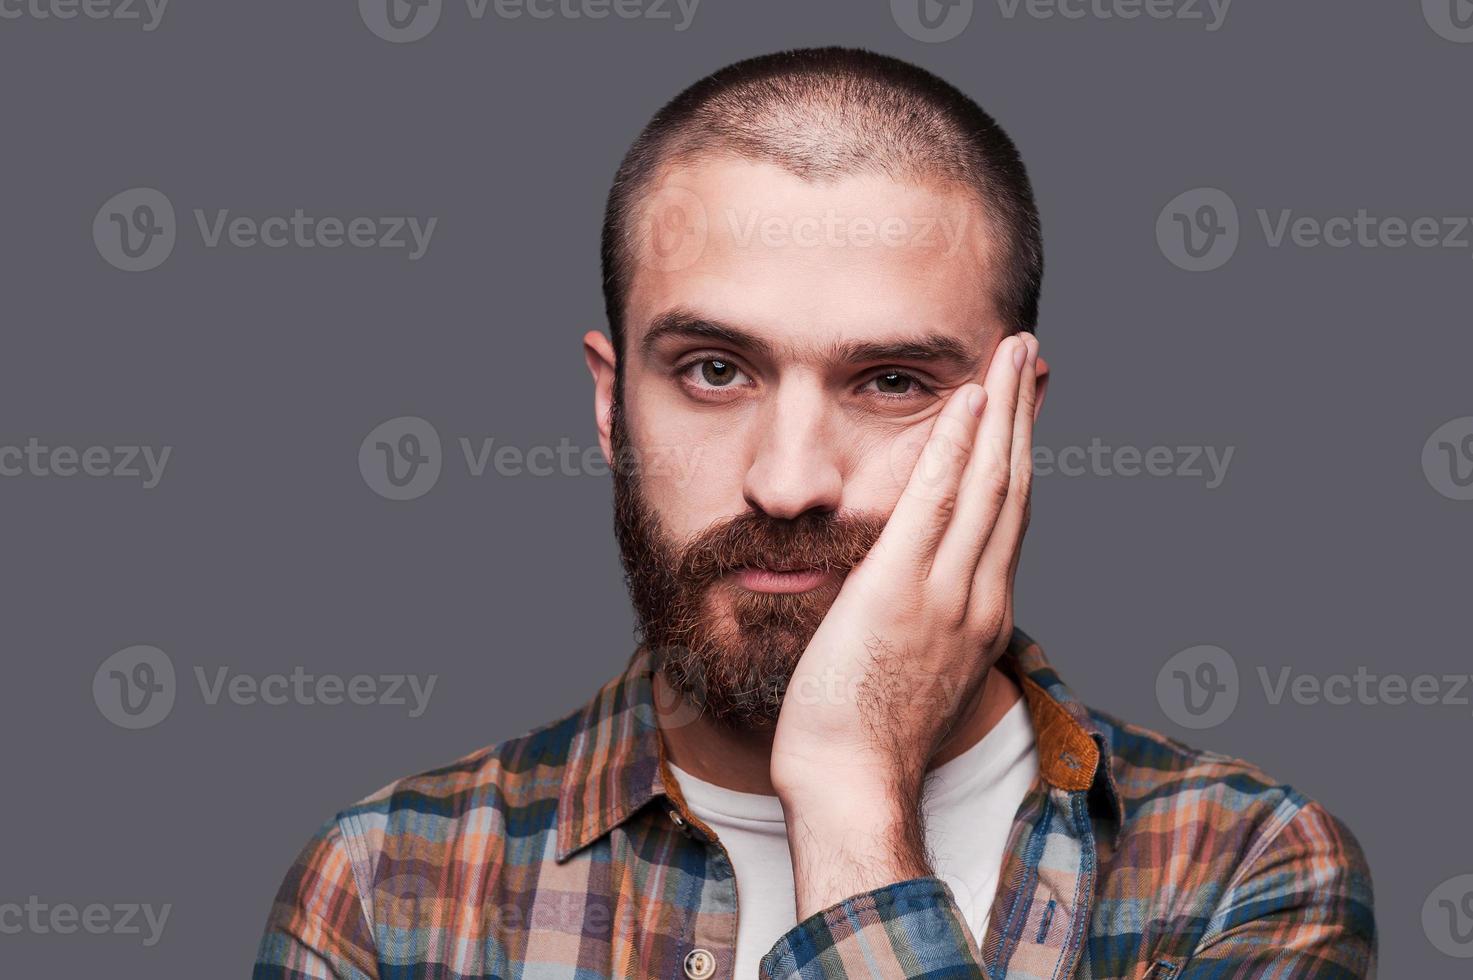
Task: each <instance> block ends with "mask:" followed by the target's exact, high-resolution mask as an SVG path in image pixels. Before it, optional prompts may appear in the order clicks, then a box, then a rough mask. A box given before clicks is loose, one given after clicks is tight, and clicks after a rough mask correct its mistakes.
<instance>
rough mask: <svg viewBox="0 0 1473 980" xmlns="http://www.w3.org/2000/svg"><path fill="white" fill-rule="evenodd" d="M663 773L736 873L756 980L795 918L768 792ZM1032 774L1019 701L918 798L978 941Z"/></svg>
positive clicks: (741, 963)
mask: <svg viewBox="0 0 1473 980" xmlns="http://www.w3.org/2000/svg"><path fill="white" fill-rule="evenodd" d="M670 769H671V771H672V772H673V773H674V775H675V779H676V782H678V783H679V784H680V791H681V793H682V794H683V795H684V796H685V801H686V803H687V805H689V807H690V810H691V812H692V813H694V814H695V815H696V816H698V817H700V818H701V820H702V821H704V822H705V823H706V824H708V825H709V826H710V827H711V829H712V830H713V831H715V832H716V836H717V838H718V839H719V840H720V841H721V844H722V846H723V847H725V848H726V852H727V854H728V855H729V856H730V858H731V863H732V868H733V870H734V871H735V872H736V884H737V902H738V907H737V912H738V915H737V960H736V972H735V973H734V974H733V975H734V976H737V977H755V976H756V975H757V973H758V964H759V963H760V962H761V960H762V957H763V956H765V955H767V951H768V950H770V949H771V948H772V944H773V943H775V942H777V940H778V938H779V937H781V936H782V934H783V933H785V932H787V931H788V930H789V929H791V928H793V926H795V925H797V924H798V919H797V900H796V898H795V896H794V892H793V862H792V855H791V854H790V853H789V851H788V834H787V828H786V826H785V824H784V822H783V808H782V804H781V803H780V802H779V801H778V798H777V797H776V796H764V795H762V794H760V793H739V792H737V791H735V790H730V789H726V788H725V787H723V786H717V785H715V784H714V783H708V782H706V781H705V780H702V779H697V778H696V777H695V776H692V775H691V774H690V773H688V772H686V771H685V770H683V769H681V768H679V767H678V766H676V765H675V764H674V763H671V764H670ZM1037 773H1038V753H1037V750H1036V748H1035V745H1034V738H1033V724H1032V721H1031V719H1030V718H1029V717H1028V706H1027V704H1026V703H1025V702H1024V700H1023V699H1022V698H1019V699H1018V702H1017V703H1016V704H1014V705H1013V706H1012V708H1010V709H1009V710H1008V712H1007V713H1006V714H1004V715H1003V717H1002V719H1001V720H1000V721H998V723H997V724H996V725H995V726H993V728H992V730H991V731H989V732H988V733H987V734H986V735H984V736H983V737H982V738H981V739H980V740H979V741H978V742H977V744H976V745H973V746H972V747H971V748H969V749H967V750H966V751H965V752H963V753H962V754H961V755H959V756H957V757H956V758H955V759H952V760H950V761H948V762H946V763H944V764H942V765H940V766H938V767H936V768H935V769H934V770H932V771H931V773H930V775H929V781H928V782H927V784H926V787H925V792H924V796H923V797H922V809H923V810H924V812H925V814H926V843H927V845H928V846H929V848H930V851H931V854H932V855H933V857H934V858H935V863H934V868H935V871H936V874H937V876H938V877H940V878H941V879H942V880H944V881H945V882H946V883H947V884H948V885H949V886H950V887H951V891H952V894H953V895H954V896H955V897H956V900H957V904H958V905H959V906H960V908H961V911H962V915H963V917H964V918H965V919H966V922H967V926H968V927H969V928H970V929H971V930H972V936H973V938H974V939H975V940H976V941H977V942H978V943H981V942H982V937H983V934H984V933H985V932H986V930H987V917H988V913H989V912H990V911H991V908H992V899H993V896H994V895H995V894H996V892H997V877H998V874H999V872H1000V871H1001V869H1002V858H1003V850H1004V848H1005V847H1006V846H1007V840H1008V834H1009V832H1010V831H1011V830H1012V826H1013V818H1014V817H1015V816H1016V815H1017V813H1018V807H1019V806H1020V805H1021V804H1022V802H1023V797H1024V796H1025V795H1027V793H1028V790H1029V788H1030V787H1031V786H1032V785H1033V780H1034V777H1035V776H1036V775H1037Z"/></svg>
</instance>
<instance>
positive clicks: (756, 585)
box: [736, 568, 831, 593]
mask: <svg viewBox="0 0 1473 980" xmlns="http://www.w3.org/2000/svg"><path fill="white" fill-rule="evenodd" d="M830 574H831V573H830V572H827V571H825V570H823V569H821V568H804V569H797V570H794V571H789V572H775V571H766V570H764V569H760V568H743V569H740V570H738V571H737V573H736V580H737V584H739V585H740V586H741V587H742V588H744V589H748V590H750V591H752V592H774V593H791V592H807V591H809V590H810V589H816V588H818V587H819V586H820V585H823V584H824V583H825V582H827V581H828V579H829V575H830Z"/></svg>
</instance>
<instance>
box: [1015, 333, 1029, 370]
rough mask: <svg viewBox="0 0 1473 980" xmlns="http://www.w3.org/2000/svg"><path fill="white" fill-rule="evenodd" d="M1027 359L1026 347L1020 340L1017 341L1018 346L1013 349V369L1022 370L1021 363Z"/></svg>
mask: <svg viewBox="0 0 1473 980" xmlns="http://www.w3.org/2000/svg"><path fill="white" fill-rule="evenodd" d="M1027 358H1028V345H1027V344H1025V343H1024V342H1023V341H1022V339H1021V338H1020V339H1019V340H1018V346H1017V347H1014V348H1013V369H1014V370H1017V371H1021V370H1023V362H1024V361H1025V360H1026V359H1027Z"/></svg>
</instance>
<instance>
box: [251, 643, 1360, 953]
mask: <svg viewBox="0 0 1473 980" xmlns="http://www.w3.org/2000/svg"><path fill="white" fill-rule="evenodd" d="M999 665H1000V666H1001V667H1002V668H1003V669H1005V670H1007V671H1008V672H1009V674H1010V675H1011V676H1012V677H1014V678H1015V679H1016V680H1017V682H1018V683H1019V685H1020V687H1021V688H1022V691H1023V694H1024V696H1025V698H1026V699H1027V703H1028V708H1029V711H1030V714H1031V716H1032V720H1033V727H1034V731H1035V735H1036V738H1037V749H1038V753H1039V769H1040V772H1039V777H1038V779H1037V780H1036V781H1035V783H1034V785H1033V788H1032V789H1031V790H1030V792H1029V793H1028V795H1027V797H1026V798H1025V799H1024V801H1023V804H1022V806H1021V807H1020V808H1019V810H1018V813H1017V816H1016V818H1015V819H1014V822H1013V826H1012V831H1011V834H1010V836H1009V838H1008V841H1007V849H1006V853H1005V856H1004V861H1003V868H1002V873H1001V875H1000V877H999V882H1000V884H999V886H998V890H997V894H996V897H995V898H994V900H993V903H992V913H991V918H990V920H989V923H988V926H987V931H986V934H985V935H984V936H983V937H982V941H981V943H980V944H979V943H978V942H977V941H976V939H975V937H974V936H973V935H972V934H971V931H970V930H969V928H968V926H967V924H966V922H965V921H964V919H963V917H962V913H961V911H960V908H959V907H958V904H957V902H956V901H955V897H954V894H953V892H952V891H951V889H950V887H949V885H948V884H947V883H946V882H945V881H943V880H942V879H940V878H938V877H929V876H928V877H922V878H914V879H910V880H907V881H900V882H895V883H893V884H889V885H885V886H883V887H880V888H876V889H874V890H872V891H868V892H864V893H862V894H858V895H854V896H852V897H850V898H848V899H846V900H845V901H843V902H840V903H838V904H835V905H832V906H830V907H829V908H826V909H823V910H821V911H819V912H815V913H814V914H812V915H810V916H809V917H808V918H806V919H804V920H803V921H802V922H798V923H796V924H795V925H794V927H793V928H792V929H791V930H789V931H788V932H787V933H786V934H784V935H783V936H782V937H780V938H779V939H778V940H777V942H776V943H775V944H774V945H773V946H772V948H771V950H770V951H769V952H768V953H767V954H766V956H765V957H763V959H762V964H761V976H762V977H764V978H765V977H774V978H775V977H811V978H836V977H880V978H900V977H979V978H980V977H986V978H988V980H1004V978H1009V980H1012V978H1030V980H1032V978H1036V980H1053V978H1063V977H1121V978H1130V980H1208V978H1213V980H1217V978H1224V980H1225V978H1249V977H1274V978H1314V980H1330V978H1337V980H1338V978H1353V977H1369V976H1374V975H1375V962H1376V937H1375V923H1374V920H1373V917H1372V911H1371V881H1370V874H1369V870H1368V868H1367V866H1366V862H1365V858H1364V856H1363V855H1362V853H1361V850H1360V847H1359V846H1358V845H1357V843H1356V841H1355V839H1354V838H1353V837H1352V836H1351V834H1350V832H1349V831H1348V830H1347V829H1346V827H1345V826H1344V825H1343V824H1341V823H1340V822H1339V821H1338V820H1337V819H1336V818H1335V817H1333V816H1331V815H1330V814H1329V813H1328V812H1327V811H1326V810H1325V809H1324V808H1322V807H1321V806H1320V805H1319V804H1317V803H1315V802H1313V801H1311V800H1309V799H1307V798H1306V797H1304V796H1303V795H1302V794H1300V793H1298V792H1296V791H1295V790H1293V789H1291V788H1290V787H1288V786H1285V785H1283V784H1281V783H1276V782H1274V781H1273V780H1272V779H1270V778H1268V777H1267V776H1265V775H1264V774H1263V773H1262V772H1260V771H1259V770H1257V769H1255V768H1253V767H1252V766H1250V765H1248V764H1246V763H1244V762H1242V761H1240V760H1237V759H1232V758H1228V757H1226V756H1221V755H1214V754H1211V753H1206V752H1199V751H1196V750H1194V749H1190V748H1187V747H1186V746H1184V745H1182V744H1180V743H1178V742H1175V741H1173V740H1171V739H1168V738H1165V737H1163V736H1161V735H1157V734H1154V733H1152V732H1149V731H1145V730H1143V729H1140V728H1136V727H1134V726H1131V725H1126V724H1123V723H1121V722H1119V721H1116V720H1115V719H1112V718H1110V717H1108V716H1106V715H1103V714H1101V713H1099V712H1097V711H1091V710H1090V709H1088V708H1086V707H1085V706H1084V705H1083V704H1081V703H1080V702H1079V701H1078V700H1076V699H1075V697H1074V696H1073V695H1072V694H1070V693H1069V691H1068V690H1067V689H1066V688H1065V687H1064V685H1063V684H1062V683H1061V682H1060V680H1059V678H1058V676H1057V675H1056V674H1055V673H1054V671H1053V669H1052V668H1051V667H1050V666H1049V665H1048V663H1047V662H1046V661H1045V660H1044V656H1043V651H1042V650H1040V649H1039V647H1038V645H1037V644H1036V643H1034V641H1033V640H1032V639H1030V638H1029V637H1028V636H1027V635H1026V634H1024V633H1022V632H1021V631H1017V632H1016V633H1015V635H1014V637H1013V642H1012V644H1011V645H1010V647H1009V649H1008V651H1007V653H1006V654H1005V655H1004V656H1003V658H1002V659H1001V660H1000V661H999ZM654 718H655V714H654V707H653V701H652V687H651V657H650V655H649V654H648V652H647V651H645V650H644V649H643V648H640V649H638V650H636V651H635V653H634V654H633V656H632V657H631V658H630V659H629V662H628V665H627V667H626V669H625V670H624V671H623V673H622V674H621V675H620V676H618V677H616V678H614V679H613V680H611V681H609V682H608V683H607V684H605V685H604V686H603V687H602V689H601V690H599V692H598V693H597V694H596V695H595V696H594V697H593V699H592V700H591V701H589V702H588V703H587V704H586V705H585V706H584V707H582V708H580V709H578V710H577V711H575V712H573V713H571V714H569V715H567V716H566V717H564V718H562V719H560V720H558V721H556V722H553V723H551V724H549V725H545V726H543V727H541V728H537V729H534V730H532V731H531V732H528V733H527V734H525V735H522V736H520V737H518V738H513V739H509V740H507V741H505V742H502V743H499V744H497V745H495V746H492V747H490V748H487V749H483V750H481V751H479V752H476V753H474V754H472V755H469V756H467V757H465V758H463V759H461V760H460V761H458V762H456V763H454V764H452V765H449V766H447V767H445V768H443V769H437V770H434V771H432V772H428V773H425V774H423V775H420V776H414V777H411V778H408V779H402V780H399V781H398V782H395V783H393V784H391V785H389V786H388V787H386V788H384V789H383V790H381V791H380V792H378V793H376V794H374V795H373V796H371V797H369V798H368V799H367V800H365V801H363V802H362V803H359V804H357V805H356V806H353V807H350V808H349V809H347V810H345V811H343V812H342V813H340V814H338V815H337V817H335V818H334V819H332V820H330V821H328V822H327V823H326V824H325V825H324V826H323V827H322V828H321V829H320V830H319V831H318V833H317V834H316V835H315V836H314V837H313V838H312V840H311V841H310V842H308V844H307V846H306V847H305V848H304V849H303V851H302V852H301V854H300V856H299V857H298V858H297V860H296V863H295V864H294V865H293V866H292V867H291V869H290V871H289V872H288V874H287V875H286V879H285V881H284V882H283V883H282V885H281V889H280V891H279V893H278V894H277V896H276V900H275V903H274V905H273V907H272V910H271V914H270V917H269V921H268V923H267V926H266V932H265V935H264V937H263V938H262V940H261V945H260V950H259V953H258V955H257V960H256V967H255V973H254V976H255V978H256V980H275V978H291V980H297V978H327V977H332V978H338V980H364V978H376V980H409V978H415V980H419V978H430V977H434V978H440V980H489V978H492V977H498V978H506V980H511V978H530V977H536V978H553V977H560V978H561V977H566V978H579V980H584V978H594V977H638V978H660V980H671V978H677V980H678V978H680V977H690V978H694V980H704V978H711V977H714V978H721V980H727V978H730V977H731V974H732V967H733V962H734V959H735V952H736V949H735V947H736V936H737V910H738V904H737V888H736V879H735V876H734V874H733V871H732V866H731V863H730V861H729V860H728V858H727V856H726V852H725V850H724V849H723V848H722V846H721V844H720V843H719V842H718V841H717V840H716V839H715V835H714V834H713V833H712V832H711V830H710V828H709V827H707V826H705V825H704V824H703V823H702V822H701V821H700V820H699V819H697V818H696V817H695V816H693V815H692V814H691V812H690V811H689V809H688V808H687V807H686V805H685V803H684V800H683V799H682V798H681V796H680V790H679V787H678V785H677V784H676V782H675V780H674V779H673V778H671V775H670V772H669V769H668V767H667V766H666V765H665V758H664V749H663V744H662V741H661V739H660V736H659V731H658V729H657V727H656V725H655V722H654Z"/></svg>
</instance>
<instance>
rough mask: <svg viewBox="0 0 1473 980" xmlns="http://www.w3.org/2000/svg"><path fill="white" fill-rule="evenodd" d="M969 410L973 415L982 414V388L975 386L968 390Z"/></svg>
mask: <svg viewBox="0 0 1473 980" xmlns="http://www.w3.org/2000/svg"><path fill="white" fill-rule="evenodd" d="M967 411H969V412H971V413H972V414H973V415H981V414H982V389H981V388H973V389H972V390H971V391H969V392H967Z"/></svg>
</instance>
